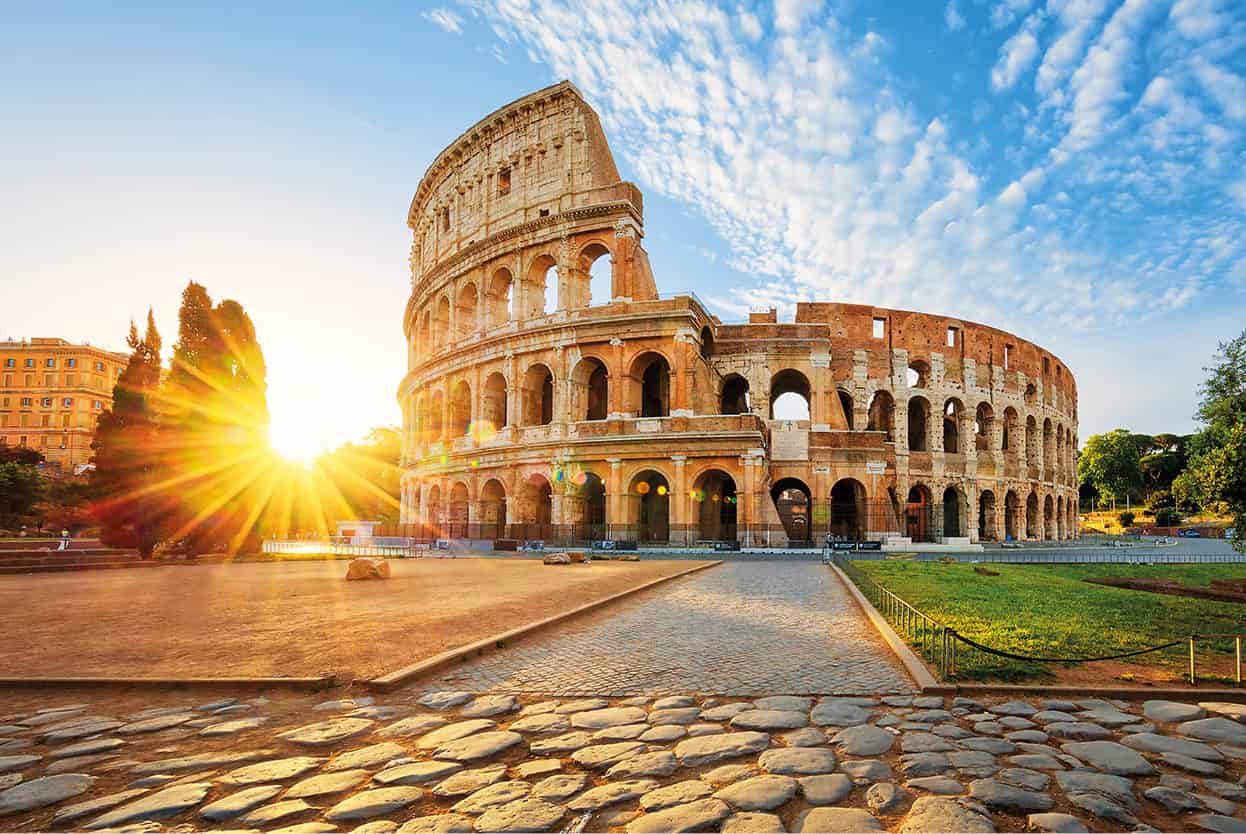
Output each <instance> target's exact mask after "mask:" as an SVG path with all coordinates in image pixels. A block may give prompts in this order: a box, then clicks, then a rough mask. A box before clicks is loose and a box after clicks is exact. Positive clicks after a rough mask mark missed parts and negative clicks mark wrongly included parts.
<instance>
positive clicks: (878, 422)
mask: <svg viewBox="0 0 1246 834" xmlns="http://www.w3.org/2000/svg"><path fill="white" fill-rule="evenodd" d="M866 430H867V431H881V432H885V433H886V435H887V441H888V442H894V441H895V430H896V401H895V400H894V399H892V396H891V394H890V392H888V391H884V390H882V389H879V390H877V391H875V392H874V396H872V397H871V398H870V409H869V422H868V424H867V425H866Z"/></svg>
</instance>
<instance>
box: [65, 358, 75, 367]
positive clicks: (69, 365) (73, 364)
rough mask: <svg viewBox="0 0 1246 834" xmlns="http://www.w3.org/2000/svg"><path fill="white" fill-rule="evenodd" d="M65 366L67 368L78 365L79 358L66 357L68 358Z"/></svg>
mask: <svg viewBox="0 0 1246 834" xmlns="http://www.w3.org/2000/svg"><path fill="white" fill-rule="evenodd" d="M65 367H66V368H76V367H78V360H77V359H66V360H65Z"/></svg>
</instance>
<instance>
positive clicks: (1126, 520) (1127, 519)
mask: <svg viewBox="0 0 1246 834" xmlns="http://www.w3.org/2000/svg"><path fill="white" fill-rule="evenodd" d="M1117 518H1119V519H1120V522H1121V526H1122V527H1132V526H1133V524H1134V514H1133V513H1131V512H1123V513H1121V514H1120V515H1119V516H1117Z"/></svg>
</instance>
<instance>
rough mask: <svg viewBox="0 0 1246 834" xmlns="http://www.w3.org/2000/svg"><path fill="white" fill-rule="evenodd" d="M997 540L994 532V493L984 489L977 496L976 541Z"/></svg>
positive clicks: (997, 534) (997, 535) (996, 534)
mask: <svg viewBox="0 0 1246 834" xmlns="http://www.w3.org/2000/svg"><path fill="white" fill-rule="evenodd" d="M998 538H999V533H998V532H996V530H995V493H993V492H991V491H990V490H989V489H984V490H982V492H981V493H980V494H979V495H978V541H983V542H993V541H996V540H997V539H998Z"/></svg>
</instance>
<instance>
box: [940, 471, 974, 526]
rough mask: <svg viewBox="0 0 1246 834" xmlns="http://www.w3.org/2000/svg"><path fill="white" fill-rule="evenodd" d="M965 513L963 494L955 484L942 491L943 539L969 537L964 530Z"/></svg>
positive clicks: (966, 513)
mask: <svg viewBox="0 0 1246 834" xmlns="http://www.w3.org/2000/svg"><path fill="white" fill-rule="evenodd" d="M967 511H968V507H967V506H966V502H965V495H964V493H963V492H962V491H961V489H960V488H959V487H958V486H956V485H955V484H949V485H948V486H947V488H945V489H944V490H943V536H944V538H960V537H964V536H967V535H969V533H968V531H967V530H966V529H965V519H966V517H967V516H968V512H967Z"/></svg>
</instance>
